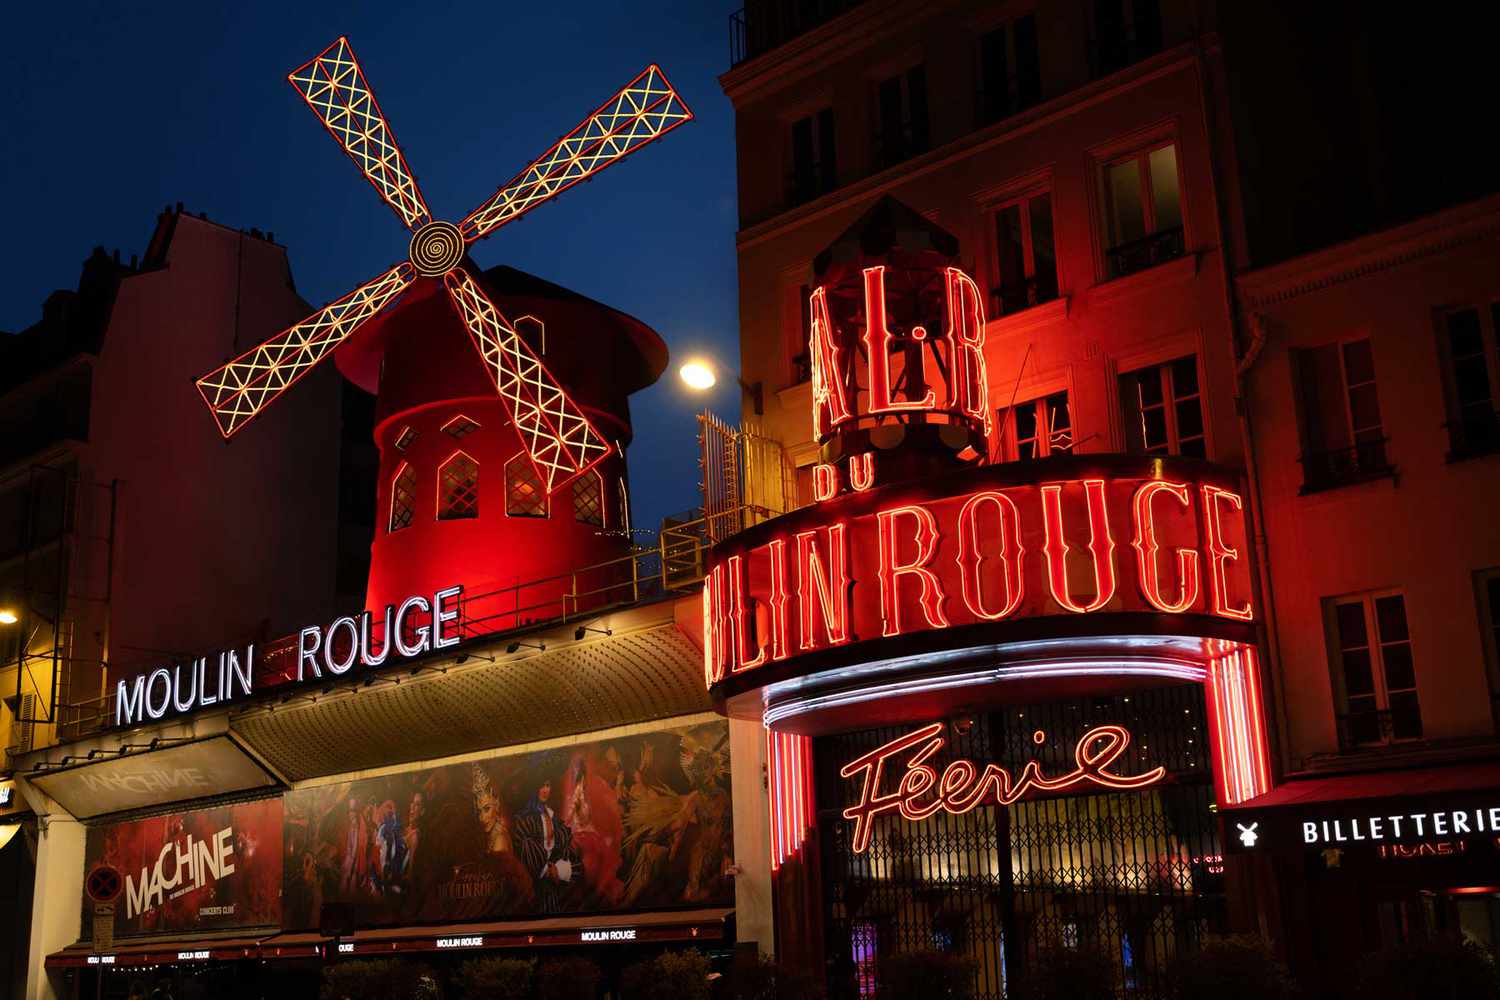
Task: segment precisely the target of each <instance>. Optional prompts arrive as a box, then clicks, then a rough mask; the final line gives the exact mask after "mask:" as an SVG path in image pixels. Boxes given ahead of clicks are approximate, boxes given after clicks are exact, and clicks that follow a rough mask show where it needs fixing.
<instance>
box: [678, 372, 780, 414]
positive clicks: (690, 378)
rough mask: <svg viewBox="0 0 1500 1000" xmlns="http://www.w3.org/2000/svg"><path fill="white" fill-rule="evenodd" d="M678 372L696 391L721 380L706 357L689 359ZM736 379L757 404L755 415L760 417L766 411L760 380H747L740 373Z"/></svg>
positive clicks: (688, 385) (712, 385)
mask: <svg viewBox="0 0 1500 1000" xmlns="http://www.w3.org/2000/svg"><path fill="white" fill-rule="evenodd" d="M677 374H678V375H680V376H681V377H682V381H683V383H684V384H686V385H687V387H688V388H689V389H692V390H693V391H695V392H703V391H705V390H708V389H712V388H713V387H714V386H715V385H717V384H718V382H719V376H718V375H717V374H716V373H715V372H714V369H713V365H712V364H710V363H709V362H708V361H707V360H706V359H704V358H694V359H693V360H691V361H688V362H687V363H686V364H684V365H683V366H682V367H681V368H679V369H677ZM734 380H735V381H736V382H738V383H739V384H740V388H741V389H743V390H745V392H747V393H749V395H750V402H751V403H753V404H754V406H755V415H756V416H757V417H758V416H760V415H761V414H762V413H763V412H764V408H765V403H764V401H763V399H762V397H761V384H760V383H759V382H746V381H745V380H744V379H742V378H740V377H739V376H738V375H736V376H735V377H734Z"/></svg>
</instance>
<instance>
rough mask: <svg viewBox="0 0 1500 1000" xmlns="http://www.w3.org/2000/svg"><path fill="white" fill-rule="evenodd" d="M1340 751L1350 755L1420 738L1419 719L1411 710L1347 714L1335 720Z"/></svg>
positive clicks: (1374, 710) (1377, 710)
mask: <svg viewBox="0 0 1500 1000" xmlns="http://www.w3.org/2000/svg"><path fill="white" fill-rule="evenodd" d="M1337 721H1338V735H1339V752H1340V753H1349V752H1351V751H1354V750H1365V749H1369V748H1370V747H1377V746H1385V745H1388V744H1391V743H1402V742H1410V741H1412V740H1419V739H1421V738H1422V719H1421V716H1419V715H1417V714H1416V713H1415V712H1412V711H1402V712H1396V711H1392V710H1391V709H1388V708H1380V709H1371V710H1369V711H1364V712H1348V713H1345V714H1343V715H1340V716H1338V717H1337Z"/></svg>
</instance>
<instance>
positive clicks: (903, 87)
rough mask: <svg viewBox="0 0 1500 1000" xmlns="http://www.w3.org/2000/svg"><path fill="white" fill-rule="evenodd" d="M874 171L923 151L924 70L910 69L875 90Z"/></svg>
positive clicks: (925, 143)
mask: <svg viewBox="0 0 1500 1000" xmlns="http://www.w3.org/2000/svg"><path fill="white" fill-rule="evenodd" d="M875 121H876V123H877V126H876V127H877V131H876V133H875V167H876V169H883V168H885V167H889V166H891V165H892V164H896V163H900V162H901V161H902V160H905V159H908V158H910V157H912V156H916V155H917V154H918V153H924V152H926V151H927V148H928V145H929V142H930V138H931V137H930V135H929V133H928V120H927V68H926V67H925V66H913V67H912V68H911V69H909V70H907V71H906V72H905V73H901V74H899V75H897V76H893V77H891V78H890V79H888V80H882V81H881V82H880V84H879V86H877V87H876V88H875Z"/></svg>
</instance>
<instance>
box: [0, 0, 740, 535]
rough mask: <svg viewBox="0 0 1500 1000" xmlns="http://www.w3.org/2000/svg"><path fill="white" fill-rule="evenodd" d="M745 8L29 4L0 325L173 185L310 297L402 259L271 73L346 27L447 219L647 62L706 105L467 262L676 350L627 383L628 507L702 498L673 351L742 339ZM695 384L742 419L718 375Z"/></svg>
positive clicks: (164, 199)
mask: <svg viewBox="0 0 1500 1000" xmlns="http://www.w3.org/2000/svg"><path fill="white" fill-rule="evenodd" d="M738 5H739V4H738V3H736V2H735V0H728V2H724V0H613V2H582V0H573V2H567V3H516V2H513V0H501V2H491V3H462V4H460V3H451V4H444V3H426V4H416V3H400V4H395V3H385V4H374V3H364V4H356V3H327V4H309V3H292V2H285V0H274V2H267V0H255V2H250V3H218V2H209V3H204V2H202V0H192V2H172V3H149V4H147V3H129V2H124V0H111V2H97V0H88V2H68V3H27V4H21V5H19V6H18V7H17V8H16V9H13V10H11V11H10V12H8V13H7V16H6V30H5V32H4V33H3V35H4V37H3V39H0V191H4V192H5V200H6V203H7V212H6V214H7V216H8V218H7V220H6V221H7V223H8V228H9V231H10V232H9V237H8V238H7V239H5V240H4V241H3V243H0V247H3V248H0V274H3V275H4V279H3V283H0V330H18V329H22V328H24V327H26V326H28V325H30V324H31V323H33V322H35V321H36V319H37V318H38V317H39V315H40V309H41V303H42V300H43V299H44V298H45V297H46V295H47V294H48V293H49V292H50V291H52V290H53V289H55V288H59V287H69V288H71V287H73V285H74V284H75V282H76V281H77V278H78V265H79V264H80V263H81V262H82V260H83V259H84V257H85V256H87V254H88V251H89V250H90V249H91V248H92V247H93V246H95V245H96V244H101V245H103V246H105V247H108V248H114V247H119V248H120V249H121V251H122V253H123V254H124V255H125V256H126V257H129V255H130V254H132V253H138V252H140V251H141V250H143V249H144V248H145V243H146V240H147V238H148V237H149V236H150V233H151V228H152V225H153V223H154V221H155V217H156V213H157V212H159V211H160V210H161V207H162V206H163V205H165V204H168V203H175V202H178V201H181V202H183V203H184V207H186V208H187V209H188V210H190V211H193V212H207V213H208V216H209V218H211V219H213V220H214V221H216V222H220V223H223V224H225V225H230V226H235V227H239V228H248V227H250V226H257V227H259V228H261V229H264V230H271V231H273V232H274V233H275V234H276V239H277V241H278V242H280V243H283V244H285V245H286V247H287V249H288V252H289V253H290V255H291V261H292V269H293V273H294V275H295V276H296V280H297V287H298V290H299V291H300V292H301V293H302V296H303V297H304V298H305V299H307V300H308V301H309V302H311V303H313V304H314V305H321V304H322V303H324V302H326V301H328V300H330V299H332V298H336V297H337V296H339V295H342V294H343V293H344V292H346V291H348V290H349V289H350V288H351V287H353V286H354V285H355V284H357V283H359V282H361V281H364V280H366V279H367V278H369V277H370V276H371V275H373V274H375V273H377V272H378V271H379V270H381V269H383V268H385V267H388V266H389V265H390V264H391V263H393V262H395V261H396V260H399V259H401V258H403V257H404V256H405V253H406V242H407V238H408V237H407V235H406V232H405V230H404V229H402V227H401V225H400V223H399V222H398V221H397V219H396V217H395V215H394V214H393V213H392V212H391V211H390V210H389V209H388V208H387V207H386V206H385V205H384V204H383V203H382V202H381V201H380V200H379V198H378V197H377V196H376V194H375V192H374V190H373V189H372V188H371V187H370V186H369V185H368V184H367V183H366V182H365V181H364V180H363V178H361V177H360V176H359V173H358V172H357V170H356V169H355V168H354V165H353V164H352V163H350V162H349V160H348V159H347V158H346V157H345V156H344V154H343V152H342V151H341V150H340V149H339V148H338V146H337V145H336V144H335V143H334V141H333V140H332V138H331V137H330V136H329V135H328V134H327V133H326V132H325V131H324V130H323V128H322V126H321V125H320V124H319V123H318V121H317V119H316V118H315V117H314V115H313V114H312V112H311V111H310V110H308V108H307V107H306V106H305V105H304V104H303V103H302V101H301V99H300V98H299V97H298V96H297V94H296V92H295V91H294V90H293V89H292V87H291V86H290V85H289V84H288V83H287V81H286V74H287V72H289V71H290V70H291V69H293V68H294V67H296V66H298V65H300V64H301V63H302V62H304V61H305V60H307V59H308V58H310V57H311V56H313V55H315V54H316V53H317V52H319V51H321V50H322V49H323V47H324V46H326V45H327V44H328V43H329V42H331V41H333V39H335V38H336V37H338V36H339V35H341V34H344V35H348V36H349V39H350V42H351V43H352V44H353V46H354V49H355V52H356V53H357V55H358V56H359V59H360V62H361V64H362V65H363V66H364V69H365V72H366V74H367V76H368V77H369V80H370V84H371V87H372V88H373V89H374V91H375V94H376V96H377V97H378V99H379V100H380V103H381V107H382V108H383V109H384V111H385V113H386V115H387V117H388V118H389V119H390V121H391V124H392V127H393V128H394V130H395V134H396V137H397V139H398V140H399V141H400V143H401V146H402V148H403V149H404V151H405V153H406V156H407V160H408V162H409V163H410V164H411V166H412V169H413V170H414V171H415V172H416V173H417V175H418V177H419V178H420V180H421V185H422V190H423V193H424V194H425V195H426V197H427V201H428V204H429V206H430V207H431V208H432V210H433V214H434V216H435V217H437V218H448V219H453V220H457V219H459V218H461V217H462V216H463V215H464V214H466V213H467V212H468V211H469V210H470V209H471V208H473V207H474V206H475V205H477V204H479V202H480V201H482V200H483V199H484V198H486V197H488V196H489V195H490V194H491V193H492V192H493V191H494V189H495V188H496V187H498V186H499V185H500V184H501V183H502V182H504V181H506V180H509V179H510V177H512V176H513V175H514V174H515V173H516V171H517V170H519V169H520V168H521V167H522V166H524V165H525V164H526V163H528V162H530V160H531V159H533V158H534V157H535V156H536V155H538V154H539V153H541V152H542V151H543V150H544V149H546V148H547V147H548V146H549V145H551V143H552V142H554V141H555V140H556V138H557V137H558V136H559V135H561V134H562V133H564V132H566V131H568V130H569V129H571V128H572V127H573V126H574V125H575V124H577V123H578V121H579V119H581V118H582V117H583V116H584V115H585V114H587V113H588V112H590V111H592V110H593V109H594V108H595V107H597V106H598V105H599V104H600V103H601V102H602V101H603V100H604V99H605V98H606V97H608V96H609V95H611V94H613V93H614V92H615V91H616V90H617V89H618V88H619V87H620V86H621V85H622V84H624V83H626V82H627V81H629V80H630V79H631V78H632V77H633V76H634V75H635V74H636V73H637V72H639V71H640V70H641V69H642V68H643V67H644V66H645V65H646V64H647V63H650V62H652V61H655V62H658V63H660V64H661V65H662V67H663V69H664V70H665V71H666V73H667V76H668V78H669V79H670V80H671V81H672V83H673V84H674V85H675V86H676V87H677V89H678V90H679V91H680V92H681V93H682V95H683V97H684V98H685V99H686V101H687V103H688V106H689V107H691V108H692V109H693V111H694V113H695V114H696V115H697V120H696V121H694V122H692V123H690V124H688V125H686V126H684V127H682V128H679V129H677V130H675V131H674V132H672V133H671V134H670V135H668V136H666V137H665V138H664V139H663V140H662V141H661V142H659V143H656V144H654V145H652V146H650V147H648V148H647V149H645V150H643V151H641V152H639V153H636V154H634V155H633V156H631V157H629V158H627V159H626V160H625V161H624V162H622V163H620V164H617V165H615V166H613V167H610V168H609V169H607V170H605V171H604V172H603V173H602V174H600V175H599V176H598V177H597V178H595V179H594V180H593V181H591V182H590V183H588V184H584V185H580V186H579V187H577V188H574V189H573V190H571V191H569V192H567V193H565V194H563V195H562V196H561V197H560V198H559V199H557V200H556V201H554V202H551V203H549V204H547V205H543V206H541V207H540V208H537V209H535V210H533V212H532V213H531V214H530V215H529V216H528V217H527V218H525V219H523V220H521V221H520V222H516V223H512V224H511V225H508V226H506V227H504V228H502V229H501V230H500V231H499V232H498V233H497V234H496V235H494V236H492V237H491V238H490V239H488V240H486V241H484V242H482V243H479V244H478V245H476V247H475V248H474V257H475V259H476V260H477V261H478V262H479V263H480V264H481V265H482V266H486V267H488V266H490V265H492V264H499V263H506V264H511V265H513V266H516V267H520V268H522V269H524V270H528V271H531V272H533V273H534V274H538V275H541V276H542V277H544V278H547V279H549V280H551V281H555V282H558V283H560V284H563V285H567V286H568V287H570V288H573V289H576V290H577V291H580V292H582V293H584V294H586V295H589V296H592V297H594V298H597V299H599V300H601V301H603V302H606V303H608V304H610V305H613V306H616V307H618V308H620V309H624V310H625V311H626V312H629V313H632V314H634V315H636V316H638V317H640V318H641V319H642V320H644V321H645V322H647V323H649V324H651V325H652V326H654V327H655V328H656V329H657V330H658V331H659V332H660V333H661V334H662V336H663V337H664V338H665V339H666V341H667V344H668V346H669V347H670V348H671V350H672V356H673V367H672V368H669V369H668V374H667V375H666V376H664V377H663V378H662V380H661V382H660V383H658V384H657V385H656V386H654V387H653V388H651V389H648V390H646V391H645V392H643V393H640V394H638V395H636V396H635V397H634V399H633V404H634V415H635V427H636V440H635V444H634V446H633V447H632V448H631V450H630V463H631V478H632V481H633V483H634V493H635V515H636V523H637V525H639V526H642V527H647V526H649V527H654V526H655V525H656V523H657V521H658V520H659V519H660V517H661V515H663V514H665V513H670V512H673V511H677V510H682V509H685V508H687V507H690V506H693V505H694V504H695V503H696V502H697V500H696V498H697V483H698V479H699V475H698V469H697V457H696V448H695V444H694V441H695V438H694V432H695V424H694V421H693V419H692V416H693V413H694V412H696V410H697V409H698V408H699V407H701V406H702V404H703V402H704V399H703V397H701V396H690V395H688V394H687V393H686V392H684V390H683V389H682V387H681V386H680V384H679V382H678V381H677V378H676V374H675V370H676V363H677V362H678V361H680V360H681V359H682V358H683V357H685V356H686V355H688V354H691V353H695V352H697V351H701V350H707V351H708V352H710V353H712V354H713V355H715V356H717V357H718V358H720V359H722V360H723V361H724V362H725V363H731V364H732V363H734V362H735V361H736V359H737V358H738V351H737V348H736V347H735V344H736V339H737V318H736V317H737V301H736V290H735V288H736V286H735V264H734V232H735V207H734V206H735V181H734V130H733V117H732V114H731V110H730V107H729V102H728V101H727V100H726V99H725V98H724V96H723V94H722V93H721V92H720V90H719V86H718V82H717V79H716V78H717V76H718V74H719V73H721V72H723V71H724V69H725V68H727V63H728V57H729V52H728V27H727V25H728V15H729V12H730V10H731V9H732V8H734V7H736V6H738ZM728 381H729V385H730V386H732V385H733V382H732V380H728ZM710 402H711V403H712V405H713V407H714V409H715V410H716V411H718V412H719V413H721V414H723V415H725V416H729V417H732V416H735V415H737V411H738V405H739V404H738V397H737V393H735V392H733V391H730V390H728V389H725V381H721V382H720V385H719V387H718V389H717V390H716V391H715V392H714V393H712V394H710ZM204 433H212V427H211V426H210V424H209V422H208V421H207V419H206V418H205V421H204Z"/></svg>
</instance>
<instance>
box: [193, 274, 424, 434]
mask: <svg viewBox="0 0 1500 1000" xmlns="http://www.w3.org/2000/svg"><path fill="white" fill-rule="evenodd" d="M415 277H416V270H415V269H414V268H413V267H412V266H411V264H410V263H408V262H406V261H402V262H401V263H400V264H397V265H396V266H395V267H393V268H391V269H390V270H389V271H387V272H385V273H384V274H382V275H380V276H379V277H377V278H375V279H374V280H372V281H368V282H366V283H365V284H363V285H360V286H359V287H358V288H356V289H355V290H354V291H352V292H350V293H349V294H348V295H345V296H344V297H343V298H341V299H339V300H338V301H336V302H333V303H330V304H329V305H326V306H324V307H323V308H322V309H319V310H318V311H317V312H315V313H313V314H312V315H311V316H309V317H307V319H305V320H303V321H302V322H300V323H298V324H297V325H296V326H292V327H288V328H287V329H285V330H283V331H282V332H280V333H278V334H277V335H276V336H274V337H272V338H270V339H269V340H267V341H265V342H264V343H263V344H261V345H260V346H259V347H253V348H251V349H250V350H248V351H246V352H245V353H244V354H241V355H240V356H239V357H237V358H235V359H234V360H233V361H231V362H229V363H228V364H226V365H224V366H223V367H221V368H216V369H214V370H213V371H211V372H209V373H208V374H207V375H204V376H203V377H202V378H200V379H198V392H199V393H201V394H202V396H203V401H204V402H205V403H207V404H208V408H209V410H211V411H212V412H213V415H214V420H215V422H217V423H218V425H219V433H220V434H223V435H224V437H226V438H228V437H231V436H233V435H234V433H235V432H236V431H238V430H239V429H240V428H242V427H244V426H245V424H246V423H248V422H249V421H250V420H252V419H254V418H255V417H256V416H257V415H258V414H259V413H260V411H261V410H263V409H265V408H266V406H267V405H269V404H270V402H271V401H272V400H273V399H275V398H276V397H277V396H279V395H281V393H283V392H285V391H286V390H287V389H288V388H289V387H290V386H291V384H292V383H293V382H295V381H297V380H298V379H299V378H301V377H302V376H303V375H306V374H307V373H308V372H309V371H310V370H311V369H312V367H313V366H314V365H316V364H317V363H318V362H319V361H322V360H323V359H324V358H325V357H327V356H328V353H329V352H330V351H332V350H333V349H334V348H335V347H337V346H339V344H341V343H343V342H344V341H345V340H347V339H348V337H349V335H350V334H351V333H353V332H354V331H355V330H357V329H359V327H360V325H361V324H362V323H364V322H365V321H366V320H368V319H370V318H371V317H372V316H374V315H375V314H376V313H378V312H380V310H381V309H383V308H385V306H386V304H387V303H389V302H390V301H391V300H392V299H393V298H395V297H396V296H397V295H400V294H401V292H403V291H404V290H405V289H406V286H408V285H410V284H411V283H412V280H413V279H414V278H415Z"/></svg>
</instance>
